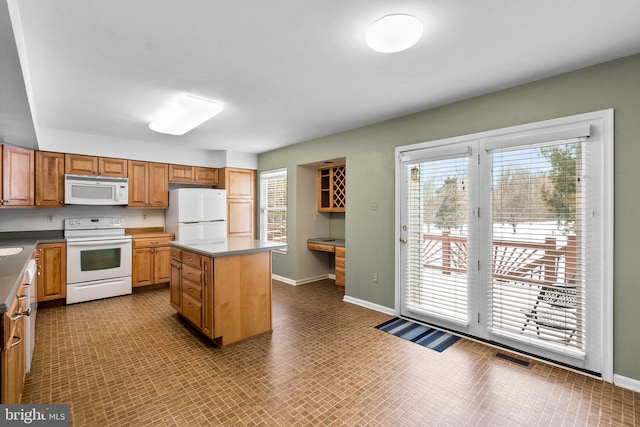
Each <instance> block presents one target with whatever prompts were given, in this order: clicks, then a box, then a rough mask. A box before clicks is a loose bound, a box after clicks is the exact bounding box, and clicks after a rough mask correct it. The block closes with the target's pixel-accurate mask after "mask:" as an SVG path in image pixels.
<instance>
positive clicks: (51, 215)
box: [47, 214, 53, 222]
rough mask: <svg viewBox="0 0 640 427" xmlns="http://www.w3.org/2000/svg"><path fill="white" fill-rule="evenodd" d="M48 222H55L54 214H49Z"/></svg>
mask: <svg viewBox="0 0 640 427" xmlns="http://www.w3.org/2000/svg"><path fill="white" fill-rule="evenodd" d="M47 222H53V214H47Z"/></svg>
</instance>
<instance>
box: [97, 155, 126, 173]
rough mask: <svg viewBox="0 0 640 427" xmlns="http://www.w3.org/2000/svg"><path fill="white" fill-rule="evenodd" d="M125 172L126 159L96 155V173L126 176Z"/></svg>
mask: <svg viewBox="0 0 640 427" xmlns="http://www.w3.org/2000/svg"><path fill="white" fill-rule="evenodd" d="M127 173H128V172H127V160H126V159H114V158H111V157H98V175H100V176H114V177H119V178H126V177H127Z"/></svg>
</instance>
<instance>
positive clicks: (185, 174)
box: [169, 165, 195, 183]
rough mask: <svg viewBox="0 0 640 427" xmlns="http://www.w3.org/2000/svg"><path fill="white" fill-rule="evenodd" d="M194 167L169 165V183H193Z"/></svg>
mask: <svg viewBox="0 0 640 427" xmlns="http://www.w3.org/2000/svg"><path fill="white" fill-rule="evenodd" d="M194 178H195V176H194V167H193V166H187V165H169V182H185V183H193V180H194Z"/></svg>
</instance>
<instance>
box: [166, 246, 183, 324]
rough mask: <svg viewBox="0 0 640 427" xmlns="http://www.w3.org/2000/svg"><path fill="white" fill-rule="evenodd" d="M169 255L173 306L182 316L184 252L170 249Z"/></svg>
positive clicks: (170, 289)
mask: <svg viewBox="0 0 640 427" xmlns="http://www.w3.org/2000/svg"><path fill="white" fill-rule="evenodd" d="M169 255H170V257H171V265H170V268H171V274H170V279H171V281H170V282H169V291H170V292H169V294H170V298H171V306H172V307H173V308H175V309H176V310H177V311H178V313H179V314H182V251H181V250H180V249H178V248H173V247H169Z"/></svg>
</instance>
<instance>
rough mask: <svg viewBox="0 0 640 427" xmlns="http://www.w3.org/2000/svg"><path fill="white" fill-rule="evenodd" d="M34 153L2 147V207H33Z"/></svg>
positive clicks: (19, 148) (27, 150) (9, 146)
mask: <svg viewBox="0 0 640 427" xmlns="http://www.w3.org/2000/svg"><path fill="white" fill-rule="evenodd" d="M33 168H34V151H33V150H30V149H28V148H23V147H16V146H13V145H3V146H2V174H1V175H2V179H1V184H2V185H1V188H2V193H1V194H0V196H1V197H0V201H1V203H2V206H33V205H34V179H33V176H34V170H33Z"/></svg>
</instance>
